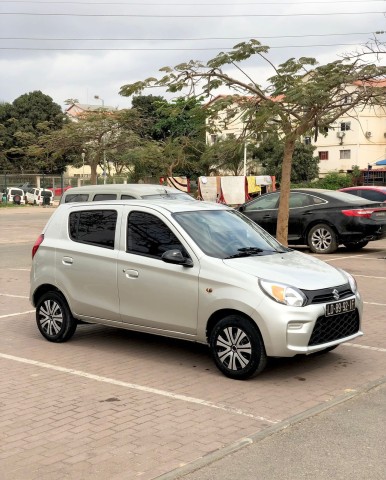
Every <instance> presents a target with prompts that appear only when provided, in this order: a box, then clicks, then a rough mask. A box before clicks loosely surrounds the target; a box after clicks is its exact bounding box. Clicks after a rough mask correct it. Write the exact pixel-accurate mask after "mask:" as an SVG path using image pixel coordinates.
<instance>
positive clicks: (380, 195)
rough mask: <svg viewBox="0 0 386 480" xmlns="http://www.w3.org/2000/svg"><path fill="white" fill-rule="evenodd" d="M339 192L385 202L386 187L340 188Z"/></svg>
mask: <svg viewBox="0 0 386 480" xmlns="http://www.w3.org/2000/svg"><path fill="white" fill-rule="evenodd" d="M339 191H340V192H346V193H351V194H352V195H357V196H358V197H362V198H366V199H367V200H373V201H374V202H386V187H376V186H363V187H347V188H341V189H340V190H339Z"/></svg>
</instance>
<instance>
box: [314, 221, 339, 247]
mask: <svg viewBox="0 0 386 480" xmlns="http://www.w3.org/2000/svg"><path fill="white" fill-rule="evenodd" d="M308 246H309V247H310V250H311V251H312V252H314V253H333V252H335V251H336V250H337V248H338V243H337V238H336V234H335V232H334V230H333V229H332V228H331V227H330V226H329V225H325V224H319V225H315V226H314V227H312V228H311V230H310V233H309V234H308Z"/></svg>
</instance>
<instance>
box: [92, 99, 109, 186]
mask: <svg viewBox="0 0 386 480" xmlns="http://www.w3.org/2000/svg"><path fill="white" fill-rule="evenodd" d="M94 98H95V99H96V100H100V101H101V102H102V109H104V108H105V101H104V100H103V98H101V97H100V96H99V95H94ZM102 145H103V183H104V184H105V185H106V177H107V163H106V148H105V136H104V134H103V136H102Z"/></svg>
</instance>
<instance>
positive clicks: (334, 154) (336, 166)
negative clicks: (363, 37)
mask: <svg viewBox="0 0 386 480" xmlns="http://www.w3.org/2000/svg"><path fill="white" fill-rule="evenodd" d="M378 83H379V87H380V88H385V87H386V81H380V82H378ZM350 88H351V90H350ZM350 88H348V89H347V90H348V92H350V91H351V92H354V91H355V88H357V87H356V86H354V85H353V86H352V87H350ZM224 98H225V97H224V96H222V95H220V96H218V97H216V98H215V99H213V100H212V101H211V102H210V103H213V102H216V101H218V100H219V99H224ZM245 98H247V99H248V97H245ZM345 101H346V102H348V103H349V102H350V95H349V94H348V95H347V97H346V98H345ZM235 108H236V109H237V104H236V103H233V104H232V105H230V107H229V109H230V110H231V109H235ZM244 128H245V126H244V123H243V120H242V117H241V115H237V114H236V115H233V116H232V117H231V118H229V119H227V114H226V112H224V113H222V112H221V113H220V114H219V119H218V121H217V122H216V124H215V125H213V126H212V128H210V129H208V131H207V135H206V140H207V143H208V144H213V143H215V142H216V141H217V140H218V139H220V138H223V139H224V138H229V137H230V136H234V137H236V138H237V137H239V136H240V135H241V134H242V133H243V130H244ZM266 134H267V132H261V133H260V138H257V139H256V143H258V142H259V141H260V140H261V138H264V135H266ZM301 141H303V142H304V143H306V144H311V145H314V146H315V147H316V150H315V155H317V156H318V157H319V160H320V163H319V172H320V175H321V176H324V175H326V174H327V173H329V172H333V171H335V172H342V173H347V172H350V171H352V169H353V167H354V166H358V167H359V169H360V170H366V169H368V165H373V164H375V162H377V161H378V160H382V159H384V158H386V109H385V108H384V107H372V106H367V107H355V108H353V109H352V110H349V111H348V112H347V114H346V115H344V116H342V117H341V118H339V119H338V120H336V121H335V122H334V123H333V124H332V125H330V126H329V128H328V129H326V130H325V131H322V132H319V134H318V137H317V139H315V138H313V137H311V136H304V137H303V138H302V139H301ZM375 168H379V167H375Z"/></svg>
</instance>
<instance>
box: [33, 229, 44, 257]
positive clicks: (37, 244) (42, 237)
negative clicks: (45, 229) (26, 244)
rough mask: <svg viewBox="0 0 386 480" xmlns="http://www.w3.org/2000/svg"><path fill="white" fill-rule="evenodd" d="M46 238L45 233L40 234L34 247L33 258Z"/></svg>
mask: <svg viewBox="0 0 386 480" xmlns="http://www.w3.org/2000/svg"><path fill="white" fill-rule="evenodd" d="M43 240H44V235H43V234H40V235H39V236H38V238H37V240H36V242H35V244H34V246H33V247H32V258H34V256H35V254H36V252H37V251H38V248H39V247H40V245H41V243H42V241H43Z"/></svg>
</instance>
